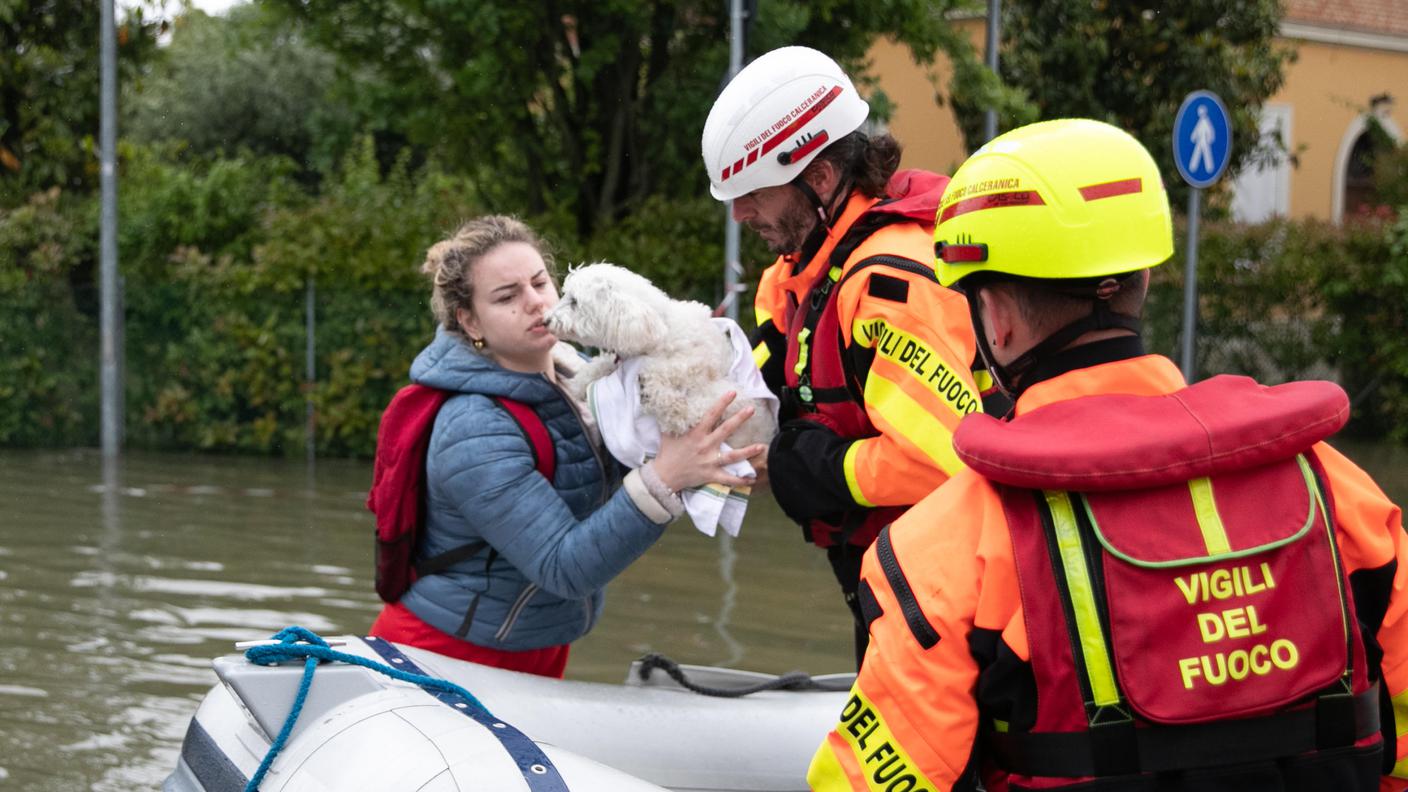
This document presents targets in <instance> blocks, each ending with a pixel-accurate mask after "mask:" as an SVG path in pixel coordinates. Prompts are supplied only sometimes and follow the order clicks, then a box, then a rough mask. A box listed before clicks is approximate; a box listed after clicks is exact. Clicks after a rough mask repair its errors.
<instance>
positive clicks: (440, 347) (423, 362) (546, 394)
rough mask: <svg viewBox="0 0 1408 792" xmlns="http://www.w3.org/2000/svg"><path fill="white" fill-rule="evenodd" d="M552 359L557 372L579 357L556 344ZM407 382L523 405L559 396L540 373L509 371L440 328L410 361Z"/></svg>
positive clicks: (567, 348)
mask: <svg viewBox="0 0 1408 792" xmlns="http://www.w3.org/2000/svg"><path fill="white" fill-rule="evenodd" d="M553 360H554V362H555V363H556V364H557V366H558V369H559V371H560V372H561V370H562V369H563V368H570V366H571V365H572V363H573V362H574V361H577V360H580V358H579V357H578V356H577V354H576V352H575V350H573V349H572V347H570V346H568V345H567V344H561V343H560V344H558V345H557V347H556V348H555V349H553ZM564 373H570V371H569V372H564ZM411 381H412V382H415V383H417V384H420V385H425V386H428V387H431V388H439V389H441V390H447V391H454V392H456V393H478V394H482V395H485V396H505V397H508V398H510V399H513V400H515V401H520V402H523V403H525V404H540V403H542V402H544V401H547V400H549V399H558V398H561V396H560V395H559V394H558V391H557V389H556V388H554V387H553V385H552V383H550V382H548V380H547V378H546V377H544V376H543V375H541V374H527V373H524V372H520V371H509V370H508V369H505V368H503V367H501V366H499V365H498V364H497V363H495V362H494V361H492V360H490V359H489V358H487V357H485V356H483V355H481V354H479V353H478V352H476V351H474V347H472V346H470V345H469V342H467V341H465V340H464V339H462V338H460V337H459V336H457V335H455V334H453V333H450V332H448V331H446V330H445V328H443V327H441V328H437V329H436V330H435V340H434V341H431V342H430V344H429V345H428V346H427V347H426V348H425V349H422V350H421V352H420V354H419V355H416V359H415V361H413V362H412V363H411Z"/></svg>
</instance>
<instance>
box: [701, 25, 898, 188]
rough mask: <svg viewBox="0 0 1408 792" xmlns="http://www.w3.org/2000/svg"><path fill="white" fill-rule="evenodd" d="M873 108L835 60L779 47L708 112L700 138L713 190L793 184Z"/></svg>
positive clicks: (742, 74) (743, 74) (746, 72)
mask: <svg viewBox="0 0 1408 792" xmlns="http://www.w3.org/2000/svg"><path fill="white" fill-rule="evenodd" d="M868 115H870V106H869V105H867V104H866V103H865V100H864V99H861V98H860V94H858V93H856V88H855V86H854V85H852V84H851V79H850V78H849V77H847V76H846V73H845V72H843V71H841V67H840V66H837V65H836V61H833V60H831V59H830V58H828V57H826V56H825V55H823V54H821V53H820V52H817V51H816V50H814V49H811V48H810V47H782V48H781V49H775V50H773V51H772V52H769V53H767V54H766V55H763V56H761V57H759V58H758V59H757V60H755V61H753V62H752V63H750V64H748V66H747V67H746V68H744V69H743V71H740V72H739V73H738V76H736V77H734V78H733V80H732V81H730V82H729V84H728V85H727V86H725V87H724V90H723V93H721V94H719V98H718V99H717V100H715V102H714V107H713V109H712V110H710V111H709V118H708V120H707V121H705V122H704V136H703V139H702V140H701V141H700V146H701V148H702V149H703V153H704V169H705V170H706V171H708V173H709V192H710V193H711V194H713V196H714V197H715V198H717V199H719V200H720V201H731V200H733V199H734V198H737V197H739V196H741V195H746V194H748V193H750V192H752V191H754V190H756V189H758V188H760V187H776V186H777V185H779V184H786V183H788V182H790V181H792V180H793V179H794V178H796V177H797V174H799V173H801V172H802V169H803V168H805V167H807V164H808V163H810V162H811V161H812V160H813V159H814V158H815V157H816V155H817V154H818V153H820V152H821V150H822V149H824V148H826V147H827V146H829V145H831V144H832V143H835V142H836V141H837V140H840V139H841V138H842V137H844V136H846V135H849V134H850V133H852V132H854V131H856V130H857V129H859V128H860V125H861V124H863V123H865V119H866V116H868Z"/></svg>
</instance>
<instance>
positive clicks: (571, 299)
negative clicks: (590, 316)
mask: <svg viewBox="0 0 1408 792" xmlns="http://www.w3.org/2000/svg"><path fill="white" fill-rule="evenodd" d="M562 302H563V304H564V305H566V306H567V307H568V308H571V307H572V304H573V303H575V302H577V298H575V297H573V296H572V295H570V294H569V295H567V296H566V297H565V298H563V300H562Z"/></svg>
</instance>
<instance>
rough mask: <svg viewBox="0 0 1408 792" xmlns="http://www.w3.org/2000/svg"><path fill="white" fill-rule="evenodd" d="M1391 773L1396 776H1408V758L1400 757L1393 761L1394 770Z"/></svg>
mask: <svg viewBox="0 0 1408 792" xmlns="http://www.w3.org/2000/svg"><path fill="white" fill-rule="evenodd" d="M1389 775H1391V776H1393V777H1394V778H1408V759H1399V760H1398V761H1397V762H1394V763H1393V770H1392V771H1390V772H1389Z"/></svg>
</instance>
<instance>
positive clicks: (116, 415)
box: [98, 0, 122, 458]
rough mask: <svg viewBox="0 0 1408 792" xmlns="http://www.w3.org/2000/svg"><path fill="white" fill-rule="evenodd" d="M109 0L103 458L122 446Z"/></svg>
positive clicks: (101, 258) (102, 245) (102, 239)
mask: <svg viewBox="0 0 1408 792" xmlns="http://www.w3.org/2000/svg"><path fill="white" fill-rule="evenodd" d="M113 2H114V0H102V32H101V34H100V36H101V39H102V42H101V48H102V52H101V57H102V67H101V71H102V80H101V84H100V86H99V87H100V91H101V97H100V99H99V101H98V111H99V113H100V115H101V123H100V126H99V130H98V156H99V157H100V159H99V172H100V174H101V185H102V228H101V231H100V232H99V237H98V264H99V269H100V276H99V280H100V284H99V288H100V289H101V292H102V310H101V322H102V328H101V339H102V340H101V344H100V347H101V350H100V363H99V367H100V375H101V376H100V377H99V379H100V380H101V382H100V387H101V389H102V442H103V457H104V458H113V457H116V456H117V455H118V452H119V451H120V450H121V448H122V366H121V361H122V350H121V348H120V347H121V344H122V316H121V315H120V314H119V313H118V306H119V305H120V304H121V298H120V296H119V294H118V278H117V35H116V31H115V25H114V19H113V16H114V13H115V9H114V8H113Z"/></svg>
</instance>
